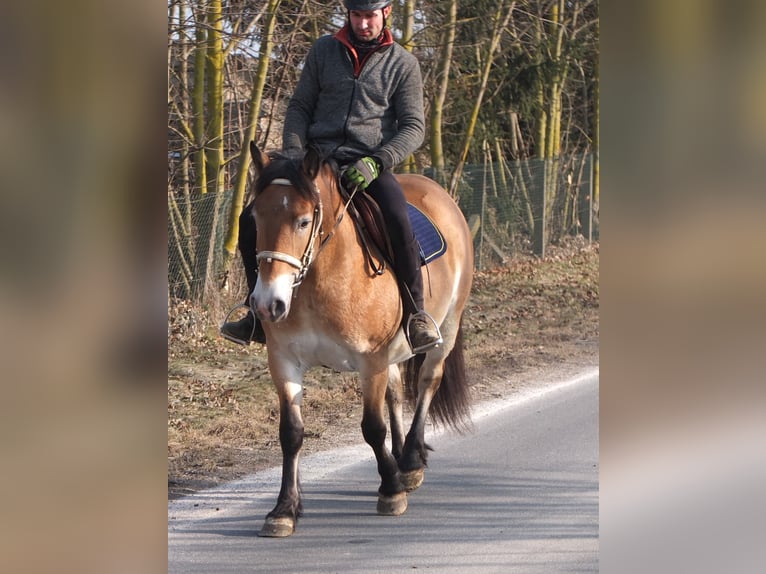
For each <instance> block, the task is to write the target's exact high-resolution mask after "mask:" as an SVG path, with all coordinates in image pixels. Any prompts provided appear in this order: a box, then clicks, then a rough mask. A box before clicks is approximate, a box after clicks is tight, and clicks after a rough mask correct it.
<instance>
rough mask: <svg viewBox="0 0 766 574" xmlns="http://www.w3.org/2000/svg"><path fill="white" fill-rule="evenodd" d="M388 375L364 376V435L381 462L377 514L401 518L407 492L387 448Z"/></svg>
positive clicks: (404, 508)
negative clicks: (386, 407) (385, 412)
mask: <svg viewBox="0 0 766 574" xmlns="http://www.w3.org/2000/svg"><path fill="white" fill-rule="evenodd" d="M388 377H389V373H388V370H387V369H384V370H382V371H379V372H377V373H375V374H373V375H370V376H364V375H363V377H362V394H363V401H364V412H363V415H362V435H363V436H364V440H365V441H366V442H367V444H369V445H370V446H371V447H372V450H373V452H374V453H375V458H376V460H377V462H378V474H380V480H381V482H380V488H379V489H378V514H384V515H389V516H391V515H393V516H398V515H399V514H402V513H403V512H404V511H405V510H407V493H406V491H405V488H404V485H403V484H402V482H401V480H400V477H399V467H398V466H397V463H396V459H395V458H394V456H393V454H391V451H389V450H388V447H386V421H385V418H384V415H383V405H384V401H385V398H386V388H387V387H388Z"/></svg>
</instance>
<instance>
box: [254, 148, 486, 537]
mask: <svg viewBox="0 0 766 574" xmlns="http://www.w3.org/2000/svg"><path fill="white" fill-rule="evenodd" d="M250 152H251V155H252V158H253V163H254V166H255V169H256V173H257V179H256V181H255V201H254V215H255V219H256V223H257V229H258V237H257V250H258V260H259V274H258V281H257V283H256V286H255V288H254V289H253V292H252V294H251V295H250V306H251V308H252V309H253V310H254V312H255V313H256V314H257V316H258V317H259V319H260V320H261V321H262V322H263V328H264V332H265V334H266V341H267V350H268V362H269V370H270V372H271V376H272V379H273V382H274V385H275V387H276V390H277V393H278V395H279V408H280V421H279V439H280V443H281V447H282V453H283V467H282V485H281V490H280V492H279V497H278V499H277V504H276V506H275V507H274V509H273V510H272V511H271V512H270V513H269V514H268V516H267V517H266V520H265V523H264V525H263V528H262V529H261V531H260V532H259V535H261V536H275V537H282V536H289V535H291V534H292V533H293V531H294V529H295V524H296V522H297V520H298V517H299V516H300V514H301V512H302V503H301V491H300V488H299V484H298V453H299V451H300V449H301V445H302V442H303V421H302V418H301V398H302V388H303V387H302V380H303V375H304V373H305V372H306V371H307V370H308V369H309V368H311V367H314V366H326V367H330V368H332V369H334V370H336V371H355V372H358V373H359V377H360V383H361V391H362V396H363V416H362V434H363V436H364V439H365V441H366V442H367V443H368V444H369V445H370V446H371V447H372V449H373V451H374V453H375V457H376V459H377V466H378V472H379V474H380V478H381V484H380V488H379V490H378V504H377V511H378V514H383V515H399V514H401V513H403V512H404V511H405V510H406V508H407V491H410V490H414V489H415V488H417V487H418V486H420V484H421V483H422V481H423V469H424V467H425V465H426V455H427V446H426V444H425V442H424V430H425V424H426V418H427V416H428V415H429V413H430V415H431V416H432V417H434V418H435V419H436V420H437V422H440V423H442V424H446V425H448V426H452V427H455V428H460V427H461V426H463V425H464V424H465V423H466V422H467V420H468V407H469V400H468V387H467V384H466V380H465V368H464V365H463V349H462V332H461V320H462V314H463V309H464V307H465V304H466V300H467V299H468V294H469V291H470V288H471V281H472V274H473V249H472V242H471V235H470V231H469V229H468V226H467V224H466V222H465V218H464V217H463V214H462V213H461V211H460V210H459V208H458V207H457V205H456V204H455V202H454V201H453V200H452V198H451V197H450V196H449V195H448V194H447V193H446V192H445V191H444V189H443V188H442V187H440V186H439V185H438V184H436V183H435V182H433V181H431V180H430V179H428V178H425V177H423V176H419V175H400V176H398V178H399V181H400V183H401V185H402V188H403V189H404V191H405V195H406V197H407V200H408V202H409V203H410V204H412V205H414V206H416V207H417V208H419V209H420V210H421V211H422V212H423V213H425V214H426V215H427V217H428V218H429V219H430V220H431V221H433V222H434V223H435V225H436V226H437V227H438V229H439V230H440V231H441V234H442V236H443V239H444V242H445V243H446V247H447V249H446V252H445V253H444V254H443V255H441V256H440V257H438V258H437V259H435V260H434V261H432V262H430V263H429V264H428V265H427V266H424V267H423V273H424V287H425V288H424V291H425V295H426V301H425V304H426V310H427V312H428V313H429V314H430V315H431V317H432V318H433V319H434V320H435V321H436V322H437V324H438V325H439V327H440V329H441V333H442V338H443V342H442V344H441V345H439V346H438V347H436V348H434V349H432V350H430V351H427V352H426V353H425V354H420V355H416V356H413V354H412V351H411V350H410V346H409V344H408V342H407V339H406V336H405V334H404V329H403V328H402V312H403V306H402V303H401V298H400V295H399V289H398V287H397V282H396V279H395V278H394V276H393V275H392V273H391V272H389V271H388V270H386V271H385V272H383V273H382V274H377V273H376V272H375V270H374V269H372V268H371V267H374V266H373V265H372V264H371V263H370V260H369V258H368V257H367V256H366V255H365V253H364V252H363V247H362V243H363V240H362V239H361V238H360V235H359V234H358V233H357V230H356V227H355V225H354V223H353V222H352V219H351V217H350V216H349V215H348V214H347V205H346V203H345V202H344V199H343V198H342V196H341V193H340V192H339V183H338V176H337V170H336V169H335V168H334V166H333V164H332V163H331V162H327V161H324V160H323V159H322V158H320V157H319V156H318V155H317V154H316V153H315V152H313V151H309V152H307V154H306V155H305V157H303V158H299V159H289V158H286V157H283V156H280V155H279V154H277V153H273V154H271V155H270V156H267V155H265V154H263V153H262V152H261V151H260V150H259V149H258V148H257V147H256V146H255V145H254V144H253V143H251V145H250ZM406 364H408V366H409V368H405V365H406ZM402 374H405V379H407V381H406V383H407V388H408V390H409V394H410V396H413V397H414V396H416V397H417V401H416V403H415V408H414V415H413V421H412V424H411V427H410V429H409V431H408V432H407V434H406V436H405V434H404V432H405V431H404V424H403V420H402V400H403V396H404V391H403V388H402ZM386 404H387V406H388V412H389V417H390V421H391V438H392V441H391V444H392V451H389V450H388V448H387V446H386V443H385V438H386V430H387V429H386V421H385V418H384V412H385V411H384V405H386Z"/></svg>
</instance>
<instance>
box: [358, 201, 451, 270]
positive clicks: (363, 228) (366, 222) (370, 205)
mask: <svg viewBox="0 0 766 574" xmlns="http://www.w3.org/2000/svg"><path fill="white" fill-rule="evenodd" d="M343 193H344V195H345V199H346V201H348V195H347V194H346V192H345V191H344V192H343ZM348 211H349V213H350V214H351V219H352V220H353V221H354V225H356V228H357V230H358V231H359V236H360V238H361V240H362V246H363V247H364V250H365V253H366V256H367V260H368V262H369V264H370V267H371V268H372V270H373V271H374V272H375V273H376V274H377V275H380V274H382V273H383V271H384V269H385V265H386V263H388V265H392V264H393V260H394V253H393V249H392V247H391V239H390V238H389V235H388V228H387V227H386V223H385V221H384V219H383V213H382V212H381V210H380V207H379V206H378V203H377V202H376V201H375V200H374V199H373V198H372V196H371V195H369V194H368V193H366V192H364V191H357V192H356V193H355V194H354V195H353V198H352V201H351V203H349V209H348ZM407 214H408V215H409V218H410V224H411V225H412V231H413V233H414V234H415V240H416V241H417V242H418V247H419V250H420V264H421V265H425V264H427V263H430V262H431V261H433V260H434V259H437V258H439V257H440V256H441V255H443V254H444V253H445V252H446V251H447V242H446V241H445V239H444V236H443V235H442V233H441V231H439V229H438V228H437V227H436V225H435V224H434V222H433V221H431V219H430V218H429V217H428V216H427V215H426V214H425V213H423V212H422V211H421V210H420V209H418V208H417V207H415V206H414V205H412V204H411V203H408V204H407ZM370 243H372V245H374V246H375V247H376V248H377V250H378V252H379V253H380V254H381V255H382V257H383V260H382V261H380V259H379V258H377V257H375V255H374V254H373V253H372V250H371V249H370ZM376 259H377V260H378V261H379V263H378V264H376V263H375V261H376Z"/></svg>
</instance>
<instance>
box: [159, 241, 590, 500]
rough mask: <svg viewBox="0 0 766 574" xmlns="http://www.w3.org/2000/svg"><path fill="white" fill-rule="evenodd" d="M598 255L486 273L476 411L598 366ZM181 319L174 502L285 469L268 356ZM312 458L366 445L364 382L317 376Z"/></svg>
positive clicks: (576, 253) (575, 252)
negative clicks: (543, 380) (554, 372)
mask: <svg viewBox="0 0 766 574" xmlns="http://www.w3.org/2000/svg"><path fill="white" fill-rule="evenodd" d="M598 260H599V257H598V245H590V246H589V245H586V244H584V243H583V242H582V241H577V240H572V241H570V242H569V243H568V244H567V245H565V246H563V247H558V248H551V249H550V250H549V255H548V256H547V257H546V258H545V259H544V260H539V259H536V258H532V257H520V258H516V259H512V260H511V261H509V262H508V263H507V265H505V266H502V267H497V268H494V269H491V270H487V271H483V272H478V273H476V275H475V279H474V288H473V290H472V295H471V299H470V300H469V304H468V306H467V309H466V313H465V317H464V335H465V346H466V360H467V363H468V370H469V373H470V377H471V384H472V395H473V398H474V401H480V400H486V399H491V398H492V397H499V396H507V395H509V394H511V393H513V392H514V391H515V390H516V389H518V388H519V386H520V385H521V384H522V382H523V381H525V380H526V381H528V380H530V379H531V378H533V377H532V376H531V374H532V373H537V372H539V371H541V370H546V369H550V368H552V367H554V366H565V365H577V364H584V363H593V362H594V361H596V360H597V357H598V336H599V326H598V309H599V291H598ZM213 314H214V315H216V316H215V317H212V316H210V315H211V314H210V313H208V312H205V311H204V310H200V309H196V308H193V307H191V306H189V305H188V304H186V303H179V304H177V305H174V306H172V307H171V309H170V313H169V327H170V333H171V335H170V341H169V354H168V466H169V471H168V489H169V496H171V497H176V496H179V495H182V494H184V493H188V492H191V491H195V490H198V489H200V488H205V487H209V486H212V485H215V484H218V483H220V482H222V481H226V480H231V479H234V478H237V477H239V476H242V475H244V474H246V473H249V472H254V471H256V470H259V469H263V468H267V467H270V466H275V465H277V464H279V462H280V456H281V455H280V450H279V444H278V438H277V436H278V430H277V427H278V413H277V405H276V394H275V392H274V391H273V389H272V387H271V382H270V378H269V375H268V369H267V367H266V352H265V350H264V349H263V348H262V347H261V346H260V345H251V346H250V347H247V348H245V347H240V346H238V345H233V344H231V343H229V342H226V341H224V340H222V339H221V338H219V337H218V336H217V324H218V322H219V321H220V319H221V317H218V316H217V315H220V312H216V313H213ZM305 384H306V387H305V392H304V402H303V417H304V421H305V424H306V429H305V430H306V439H305V441H304V452H306V453H311V452H315V451H317V450H321V449H324V448H328V447H331V446H337V445H338V444H343V443H346V442H348V441H352V440H361V433H360V432H359V422H360V420H361V405H360V395H359V391H358V386H357V383H356V376H355V375H353V374H350V373H335V372H332V371H329V370H327V369H315V370H312V371H311V372H310V373H309V374H308V376H307V378H306V381H305Z"/></svg>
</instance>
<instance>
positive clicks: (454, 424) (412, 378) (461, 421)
mask: <svg viewBox="0 0 766 574" xmlns="http://www.w3.org/2000/svg"><path fill="white" fill-rule="evenodd" d="M424 359H425V355H423V354H421V355H415V356H414V357H412V358H411V359H410V360H409V361H407V367H406V369H405V377H404V379H405V386H406V391H407V396H408V397H409V399H410V401H411V402H412V403H415V402H416V401H417V395H418V373H419V372H420V367H421V365H422V364H423V360H424ZM428 413H429V414H430V415H431V418H432V419H433V421H434V422H435V423H437V424H442V425H444V426H448V427H450V428H452V429H454V430H456V431H458V432H461V433H462V432H465V431H467V430H469V429H470V428H471V396H470V392H469V387H468V379H467V377H466V371H465V358H464V356H463V317H462V315H461V317H460V323H459V325H458V331H457V336H456V337H455V345H454V346H453V347H452V350H451V351H450V353H449V355H447V358H446V359H445V360H444V372H443V374H442V380H441V383H440V385H439V388H438V390H437V391H436V394H435V395H434V397H433V399H432V400H431V406H430V407H429V409H428Z"/></svg>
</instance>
